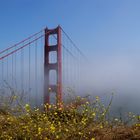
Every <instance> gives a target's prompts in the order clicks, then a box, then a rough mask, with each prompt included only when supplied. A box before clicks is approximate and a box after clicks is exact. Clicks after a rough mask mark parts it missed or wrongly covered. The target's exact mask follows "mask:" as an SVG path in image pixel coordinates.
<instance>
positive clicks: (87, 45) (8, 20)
mask: <svg viewBox="0 0 140 140" xmlns="http://www.w3.org/2000/svg"><path fill="white" fill-rule="evenodd" d="M139 5H140V1H139V0H116V1H114V0H20V1H19V0H12V1H11V0H1V1H0V39H1V45H0V48H6V47H7V46H8V45H11V44H14V43H16V42H17V41H19V40H21V39H23V38H25V37H27V36H28V35H30V34H32V33H34V32H36V31H39V30H40V29H42V28H44V27H45V26H48V27H50V28H53V27H56V26H57V25H58V24H60V25H61V26H62V27H63V28H64V29H65V30H66V32H67V33H68V34H70V36H71V37H72V39H73V40H74V41H75V42H76V44H77V45H78V46H79V47H80V48H81V49H82V50H83V51H85V53H86V55H93V54H94V53H95V54H94V55H98V53H107V54H108V53H110V54H113V53H117V52H118V51H124V52H125V53H126V52H129V51H130V52H131V51H135V50H136V51H137V49H138V48H139V45H140V41H139V36H140V28H139V25H140V14H139V13H140V9H139ZM91 50H92V51H91ZM101 50H102V52H101Z"/></svg>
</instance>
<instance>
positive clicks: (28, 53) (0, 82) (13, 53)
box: [0, 26, 86, 107]
mask: <svg viewBox="0 0 140 140" xmlns="http://www.w3.org/2000/svg"><path fill="white" fill-rule="evenodd" d="M85 59H86V57H85V55H84V54H83V53H82V51H81V50H80V49H79V48H78V47H77V46H76V45H75V43H74V42H73V40H72V39H71V38H70V37H69V35H68V34H67V33H66V32H65V31H64V29H63V28H62V27H61V26H58V27H57V28H54V29H48V28H45V29H43V30H41V31H39V32H37V33H35V34H33V35H31V36H29V37H28V38H26V39H24V40H22V41H20V42H18V43H17V44H15V45H13V46H10V47H8V48H6V49H5V50H2V51H0V77H1V78H0V86H1V94H5V93H6V94H8V93H11V92H12V93H14V94H18V95H20V96H23V100H24V101H25V103H30V104H31V105H34V106H38V105H39V104H40V103H43V104H46V103H48V104H51V103H54V104H57V105H58V106H59V107H61V106H62V102H63V100H64V96H65V95H67V94H68V92H71V90H72V91H74V92H76V93H78V92H80V88H81V87H80V86H81V85H80V83H81V81H82V64H83V62H84V61H85Z"/></svg>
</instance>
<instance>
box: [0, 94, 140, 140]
mask: <svg viewBox="0 0 140 140" xmlns="http://www.w3.org/2000/svg"><path fill="white" fill-rule="evenodd" d="M10 100H12V102H11V103H13V101H14V100H15V101H17V97H16V96H12V98H10ZM111 102H112V99H111V101H110V103H109V105H108V106H107V107H105V106H104V105H103V104H102V103H101V102H100V99H99V97H96V98H95V99H94V101H92V102H89V101H88V100H87V99H86V98H81V97H75V99H74V100H73V101H72V102H71V103H69V104H67V105H65V106H64V108H63V109H62V108H57V106H55V105H47V104H46V105H45V106H44V108H45V110H46V111H42V109H38V108H34V109H31V107H30V105H29V104H26V105H25V106H24V107H22V106H20V105H19V104H17V106H14V105H13V107H11V105H10V106H7V104H6V105H5V104H1V108H0V139H1V140H30V139H31V140H140V116H138V115H134V114H133V113H128V115H127V116H126V118H125V120H122V119H121V118H114V117H109V110H110V106H111ZM47 108H49V110H47Z"/></svg>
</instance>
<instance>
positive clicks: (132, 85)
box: [82, 52, 140, 114]
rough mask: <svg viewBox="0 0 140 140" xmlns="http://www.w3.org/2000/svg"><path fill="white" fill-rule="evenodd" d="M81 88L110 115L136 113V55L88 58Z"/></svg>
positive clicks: (139, 78)
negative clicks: (98, 98)
mask: <svg viewBox="0 0 140 140" xmlns="http://www.w3.org/2000/svg"><path fill="white" fill-rule="evenodd" d="M83 73H84V74H83V83H82V84H83V87H85V88H86V91H87V93H88V94H90V95H91V96H94V97H95V96H99V97H100V98H101V100H102V101H103V103H105V104H106V105H107V104H108V103H109V101H110V98H111V94H112V93H114V98H113V103H112V111H113V112H114V113H116V114H117V113H119V111H120V110H121V111H122V112H129V111H130V112H134V113H140V109H139V106H140V102H139V101H140V85H139V84H140V59H139V57H138V55H137V52H133V53H121V52H120V53H116V54H115V55H106V54H104V55H96V56H94V55H93V56H91V58H90V60H89V63H88V64H85V65H84V66H83Z"/></svg>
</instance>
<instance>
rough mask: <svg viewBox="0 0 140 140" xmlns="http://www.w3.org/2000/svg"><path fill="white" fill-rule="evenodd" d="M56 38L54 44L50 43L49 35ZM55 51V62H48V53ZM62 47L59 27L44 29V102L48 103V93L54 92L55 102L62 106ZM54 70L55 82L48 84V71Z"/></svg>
mask: <svg viewBox="0 0 140 140" xmlns="http://www.w3.org/2000/svg"><path fill="white" fill-rule="evenodd" d="M50 36H54V37H55V38H56V40H57V41H56V44H55V45H52V44H50V41H49V37H50ZM51 52H55V54H56V62H55V63H50V55H49V54H50V53H51ZM61 52H62V47H61V27H60V26H58V27H57V28H55V29H48V28H46V29H45V45H44V104H46V103H48V104H50V103H51V101H50V96H51V95H50V94H53V93H55V97H56V98H55V100H56V101H55V102H56V104H57V106H58V107H62V54H61ZM51 70H54V71H55V72H56V84H53V85H51V84H50V71H51Z"/></svg>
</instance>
